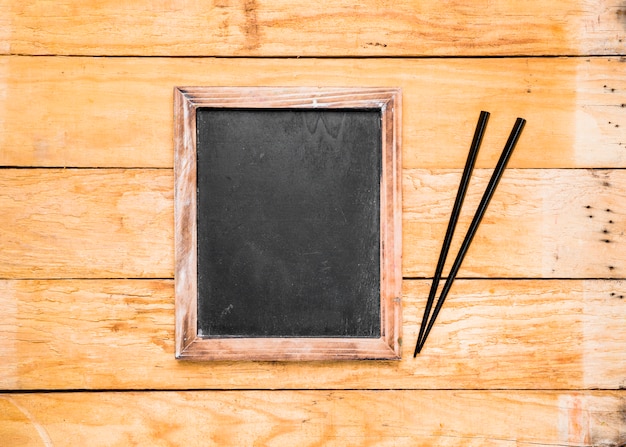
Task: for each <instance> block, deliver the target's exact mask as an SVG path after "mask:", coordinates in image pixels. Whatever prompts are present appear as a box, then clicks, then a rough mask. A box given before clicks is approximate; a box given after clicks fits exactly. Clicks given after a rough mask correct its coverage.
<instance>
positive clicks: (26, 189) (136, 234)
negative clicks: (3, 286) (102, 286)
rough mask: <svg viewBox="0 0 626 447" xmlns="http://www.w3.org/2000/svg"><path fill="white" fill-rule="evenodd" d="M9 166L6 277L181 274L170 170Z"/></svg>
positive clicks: (2, 192) (3, 183)
mask: <svg viewBox="0 0 626 447" xmlns="http://www.w3.org/2000/svg"><path fill="white" fill-rule="evenodd" d="M1 172H2V175H1V176H0V209H2V222H3V225H2V250H1V253H2V254H1V255H0V277H5V278H6V277H10V278H16V277H18V278H20V277H21V278H42V277H43V278H58V277H66V278H67V277H70V278H92V277H100V278H102V277H104V278H107V277H130V278H142V277H146V276H147V277H158V278H160V277H166V278H171V277H172V276H173V259H172V258H173V254H172V252H173V250H174V249H173V246H174V243H173V228H172V227H173V213H174V210H173V202H174V182H173V177H172V172H171V171H170V170H138V169H134V170H91V169H68V170H64V169H51V170H49V169H46V170H29V169H27V170H22V169H3V170H2V171H1Z"/></svg>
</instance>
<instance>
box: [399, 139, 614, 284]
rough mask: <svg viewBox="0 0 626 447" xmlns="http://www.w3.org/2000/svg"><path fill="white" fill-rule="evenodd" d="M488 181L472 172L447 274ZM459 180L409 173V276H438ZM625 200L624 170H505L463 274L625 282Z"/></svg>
mask: <svg viewBox="0 0 626 447" xmlns="http://www.w3.org/2000/svg"><path fill="white" fill-rule="evenodd" d="M525 137H526V135H522V138H525ZM490 176H491V170H483V169H480V170H475V171H474V175H473V178H472V181H471V182H470V185H469V189H468V192H467V197H466V199H465V204H464V206H463V209H462V212H461V216H460V218H459V223H458V227H457V231H456V233H455V237H454V239H453V244H452V246H451V248H450V253H451V254H450V256H449V257H448V262H447V265H446V267H445V268H444V270H443V271H444V275H446V273H447V272H448V271H449V270H450V266H451V265H452V262H453V261H454V256H455V255H456V253H457V252H458V247H459V246H460V245H461V242H462V240H463V238H464V237H465V233H466V230H467V228H468V227H469V223H470V221H471V219H472V217H473V215H474V213H475V210H476V208H477V206H478V203H479V201H480V198H481V196H482V193H483V191H484V190H485V188H486V185H487V182H488V180H489V178H490ZM460 178H461V171H460V170H455V171H445V170H436V171H429V170H405V178H404V214H403V216H404V219H405V229H404V258H403V261H404V273H405V276H413V277H430V276H432V275H433V274H434V270H435V268H434V266H435V265H436V263H437V256H438V255H439V250H440V249H441V243H442V241H443V238H444V234H445V229H446V225H447V218H448V216H449V215H450V212H451V210H452V205H453V202H454V197H455V194H456V189H457V188H458V184H459V179H460ZM625 203H626V172H625V171H623V170H610V169H609V170H554V169H545V170H526V169H512V170H506V171H505V173H504V175H503V178H502V180H501V182H500V184H499V185H498V189H497V190H496V192H495V194H494V196H493V199H492V201H491V203H490V204H489V207H488V208H487V212H486V213H485V217H484V219H483V220H482V222H481V224H480V226H479V228H478V231H477V233H476V235H475V237H474V240H473V242H472V245H471V246H470V249H469V251H468V253H467V256H466V257H465V260H464V262H463V264H462V267H461V269H460V270H459V276H460V277H463V276H466V277H483V276H494V277H522V278H523V277H538V278H623V277H625V276H626V250H624V247H625V245H624V244H625V243H626V236H625V232H626V221H625V220H624V216H626V208H624V204H625Z"/></svg>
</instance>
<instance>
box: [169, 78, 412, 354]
mask: <svg viewBox="0 0 626 447" xmlns="http://www.w3.org/2000/svg"><path fill="white" fill-rule="evenodd" d="M400 112H401V92H400V91H399V89H393V88H336V87H333V88H318V87H176V88H175V89H174V123H175V125H174V146H175V157H174V177H175V195H174V226H175V251H176V271H175V289H176V291H175V295H176V306H175V307H176V332H175V338H176V358H178V359H181V360H198V361H205V360H243V361H248V360H356V359H359V360H364V359H399V358H400V357H401V345H402V340H401V338H402V331H401V323H402V319H401V298H400V296H401V290H400V288H401V283H402V275H401V255H402V244H401V242H402V232H401V222H402V200H401V190H402V187H401V178H402V176H401V160H400V155H401V150H400V129H401V120H400V117H401V113H400Z"/></svg>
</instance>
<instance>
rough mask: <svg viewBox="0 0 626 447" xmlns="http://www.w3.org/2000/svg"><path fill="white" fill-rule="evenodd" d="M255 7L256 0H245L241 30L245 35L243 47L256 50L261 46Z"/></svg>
mask: <svg viewBox="0 0 626 447" xmlns="http://www.w3.org/2000/svg"><path fill="white" fill-rule="evenodd" d="M257 9H258V8H257V4H256V0H245V3H244V15H245V18H246V21H245V24H244V29H243V31H244V34H245V35H246V43H245V47H246V49H248V50H256V49H257V48H259V47H260V46H261V40H260V36H259V25H258V23H257Z"/></svg>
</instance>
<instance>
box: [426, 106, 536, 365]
mask: <svg viewBox="0 0 626 447" xmlns="http://www.w3.org/2000/svg"><path fill="white" fill-rule="evenodd" d="M524 124H526V120H524V119H523V118H517V120H516V121H515V125H514V126H513V129H512V130H511V134H510V135H509V139H508V140H507V142H506V145H505V146H504V149H503V150H502V155H500V159H499V160H498V164H497V165H496V167H495V169H494V171H493V174H492V175H491V179H490V180H489V184H488V185H487V189H486V190H485V193H484V194H483V197H482V199H481V200H480V204H479V205H478V209H477V210H476V214H475V215H474V218H473V219H472V223H471V224H470V226H469V229H468V230H467V234H466V235H465V239H464V240H463V244H462V245H461V248H460V249H459V253H458V254H457V256H456V259H455V260H454V264H453V265H452V268H451V269H450V273H449V275H448V278H447V280H446V283H445V285H444V287H443V289H442V291H441V296H440V297H439V300H438V301H437V305H436V306H435V309H434V311H433V314H432V316H431V318H430V321H429V322H428V326H427V327H426V331H425V332H424V335H423V337H422V343H421V344H420V345H419V346H418V347H417V352H418V353H419V352H420V351H421V350H422V348H423V347H424V343H426V338H427V337H428V334H429V333H430V330H431V329H432V327H433V324H435V319H436V318H437V315H439V311H440V310H441V307H442V306H443V303H444V302H445V300H446V297H447V295H448V292H449V291H450V288H451V287H452V283H453V282H454V279H455V277H456V274H457V273H458V271H459V268H460V267H461V263H462V262H463V258H464V257H465V254H466V253H467V249H468V248H469V246H470V244H471V242H472V239H473V238H474V235H475V234H476V230H477V229H478V225H479V224H480V221H481V220H482V218H483V215H484V214H485V210H486V209H487V206H488V205H489V202H490V201H491V197H492V196H493V193H494V192H495V190H496V186H498V182H499V181H500V178H501V177H502V174H503V172H504V168H506V165H507V163H508V162H509V159H510V158H511V154H512V153H513V149H514V148H515V145H516V144H517V141H518V140H519V137H520V135H521V133H522V129H523V128H524Z"/></svg>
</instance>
